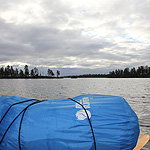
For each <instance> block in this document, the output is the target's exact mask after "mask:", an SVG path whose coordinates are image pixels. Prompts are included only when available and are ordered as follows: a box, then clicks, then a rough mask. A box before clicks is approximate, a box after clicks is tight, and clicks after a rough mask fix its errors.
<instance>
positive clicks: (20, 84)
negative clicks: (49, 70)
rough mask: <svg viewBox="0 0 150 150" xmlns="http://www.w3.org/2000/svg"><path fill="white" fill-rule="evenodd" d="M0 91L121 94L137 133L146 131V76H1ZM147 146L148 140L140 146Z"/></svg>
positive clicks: (149, 113)
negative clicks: (136, 122)
mask: <svg viewBox="0 0 150 150" xmlns="http://www.w3.org/2000/svg"><path fill="white" fill-rule="evenodd" d="M0 85H1V86H0V94H2V95H16V96H22V97H29V98H36V99H41V100H43V99H58V98H68V97H74V96H77V95H81V94H106V95H117V96H122V97H124V98H125V99H126V100H127V102H128V103H129V104H130V106H131V107H132V108H133V110H134V111H135V112H136V114H137V115H138V118H139V123H140V130H141V134H149V135H150V79H131V78H130V79H121V78H119V79H106V78H100V79H1V80H0ZM144 149H145V150H148V149H150V142H149V143H148V144H147V145H146V147H145V148H144Z"/></svg>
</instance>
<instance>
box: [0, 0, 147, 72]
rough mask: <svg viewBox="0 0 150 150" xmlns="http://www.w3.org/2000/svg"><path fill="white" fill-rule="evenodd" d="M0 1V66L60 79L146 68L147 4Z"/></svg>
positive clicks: (138, 0) (134, 0)
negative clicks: (45, 71) (52, 72)
mask: <svg viewBox="0 0 150 150" xmlns="http://www.w3.org/2000/svg"><path fill="white" fill-rule="evenodd" d="M0 1H1V5H0V65H8V64H9V65H13V66H17V67H23V66H24V65H25V64H27V65H29V66H30V68H32V67H38V68H39V69H41V70H42V69H45V68H50V69H52V70H53V69H54V70H56V69H59V70H60V71H61V74H62V75H69V74H87V73H108V72H109V71H112V70H115V69H124V68H125V67H129V68H130V67H137V66H141V65H148V66H150V61H149V57H150V0H32V1H31V0H13V1H10V0H0Z"/></svg>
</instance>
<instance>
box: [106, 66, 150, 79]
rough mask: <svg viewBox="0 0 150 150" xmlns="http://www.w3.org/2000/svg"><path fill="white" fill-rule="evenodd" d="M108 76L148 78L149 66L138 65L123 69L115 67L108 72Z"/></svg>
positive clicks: (149, 75)
mask: <svg viewBox="0 0 150 150" xmlns="http://www.w3.org/2000/svg"><path fill="white" fill-rule="evenodd" d="M109 77H112V78H149V77H150V67H148V65H146V66H139V67H138V68H137V69H136V68H135V67H133V68H131V69H130V68H125V69H123V70H120V69H116V70H114V71H111V72H109Z"/></svg>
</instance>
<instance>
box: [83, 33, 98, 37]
mask: <svg viewBox="0 0 150 150" xmlns="http://www.w3.org/2000/svg"><path fill="white" fill-rule="evenodd" d="M82 35H83V36H86V37H92V38H96V37H97V36H98V35H97V34H93V33H91V32H84V33H82Z"/></svg>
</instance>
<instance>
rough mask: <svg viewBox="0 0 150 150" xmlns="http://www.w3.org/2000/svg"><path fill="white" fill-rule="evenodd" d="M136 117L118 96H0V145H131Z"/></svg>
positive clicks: (39, 149) (14, 149)
mask: <svg viewBox="0 0 150 150" xmlns="http://www.w3.org/2000/svg"><path fill="white" fill-rule="evenodd" d="M138 136H139V123H138V118H137V115H136V114H135V112H134V111H133V110H132V108H131V107H130V106H129V104H128V103H127V102H126V100H125V99H124V98H122V97H119V96H111V95H98V94H87V95H80V96H77V97H73V98H68V99H53V100H45V101H39V100H36V99H29V98H24V97H18V96H10V95H1V96H0V150H132V149H133V148H134V147H135V146H136V143H137V140H138Z"/></svg>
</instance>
